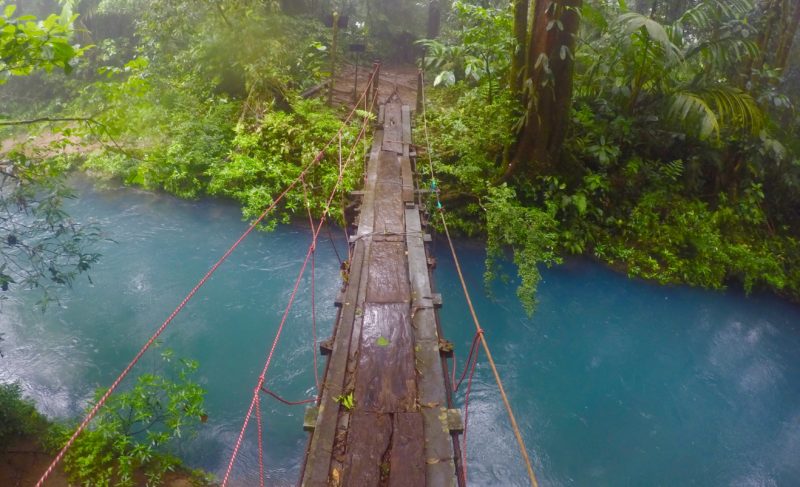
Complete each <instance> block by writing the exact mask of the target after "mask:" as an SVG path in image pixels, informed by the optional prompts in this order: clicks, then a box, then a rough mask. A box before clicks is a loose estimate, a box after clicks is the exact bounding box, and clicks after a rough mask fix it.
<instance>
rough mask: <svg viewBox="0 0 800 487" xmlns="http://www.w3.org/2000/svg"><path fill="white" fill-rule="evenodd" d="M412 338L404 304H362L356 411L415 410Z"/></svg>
mask: <svg viewBox="0 0 800 487" xmlns="http://www.w3.org/2000/svg"><path fill="white" fill-rule="evenodd" d="M416 398H417V384H416V374H415V371H414V337H413V335H412V332H411V317H410V316H409V309H408V304H407V303H387V304H377V303H365V304H364V316H363V323H362V328H361V344H360V347H359V356H358V369H357V372H356V388H355V402H356V407H357V408H358V410H359V411H374V412H386V413H388V412H396V411H403V412H407V411H414V410H415V408H416Z"/></svg>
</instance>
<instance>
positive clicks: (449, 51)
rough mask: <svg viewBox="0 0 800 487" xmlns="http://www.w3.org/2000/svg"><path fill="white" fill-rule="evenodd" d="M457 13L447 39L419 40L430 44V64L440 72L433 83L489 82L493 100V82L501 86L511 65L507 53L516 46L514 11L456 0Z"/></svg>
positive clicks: (428, 61) (489, 93)
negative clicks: (513, 24)
mask: <svg viewBox="0 0 800 487" xmlns="http://www.w3.org/2000/svg"><path fill="white" fill-rule="evenodd" d="M453 16H454V25H453V26H452V28H451V30H449V31H448V32H447V33H446V35H445V38H444V40H436V39H425V40H422V41H419V43H420V44H421V45H423V46H424V47H425V48H426V54H425V62H426V67H427V68H430V69H432V70H434V72H435V73H436V77H435V79H434V82H433V84H434V86H439V85H444V86H451V85H453V84H454V83H456V82H457V81H467V82H470V83H474V84H481V83H486V84H488V86H489V91H488V97H489V101H490V102H491V97H492V95H493V94H494V88H493V86H494V87H498V86H499V84H500V83H501V80H502V79H503V77H504V74H505V72H506V71H507V70H508V68H509V58H508V55H507V53H508V52H509V51H510V50H511V49H512V46H513V40H512V37H511V26H512V22H513V19H512V16H511V13H510V12H509V11H508V10H499V9H496V8H492V7H484V6H477V5H473V4H471V3H469V2H462V1H456V2H454V3H453Z"/></svg>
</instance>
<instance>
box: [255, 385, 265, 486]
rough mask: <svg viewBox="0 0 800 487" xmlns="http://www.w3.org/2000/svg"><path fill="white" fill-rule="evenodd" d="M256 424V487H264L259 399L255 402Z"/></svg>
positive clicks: (262, 438) (262, 437) (262, 440)
mask: <svg viewBox="0 0 800 487" xmlns="http://www.w3.org/2000/svg"><path fill="white" fill-rule="evenodd" d="M256 422H257V423H258V485H260V486H261V487H264V434H263V431H262V429H261V398H259V399H258V400H257V401H256Z"/></svg>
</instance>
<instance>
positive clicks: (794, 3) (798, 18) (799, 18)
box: [775, 0, 800, 69]
mask: <svg viewBox="0 0 800 487" xmlns="http://www.w3.org/2000/svg"><path fill="white" fill-rule="evenodd" d="M783 13H784V15H783V20H784V22H783V29H782V30H781V35H780V37H779V39H778V49H777V51H776V54H775V67H776V68H780V69H785V68H786V66H787V64H788V61H789V53H790V52H791V50H792V45H793V44H794V38H795V37H797V30H798V27H800V1H799V0H785V1H784V12H783Z"/></svg>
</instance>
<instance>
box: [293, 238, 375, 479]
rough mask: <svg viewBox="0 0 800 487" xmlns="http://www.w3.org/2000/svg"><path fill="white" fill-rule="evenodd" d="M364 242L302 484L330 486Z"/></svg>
mask: <svg viewBox="0 0 800 487" xmlns="http://www.w3.org/2000/svg"><path fill="white" fill-rule="evenodd" d="M366 250H367V248H366V244H365V242H356V244H355V248H354V250H353V262H352V265H351V268H350V274H351V278H350V285H349V286H348V287H347V292H346V293H345V298H344V301H345V302H344V304H343V305H342V312H341V314H340V315H339V323H338V325H337V331H336V336H335V337H334V341H333V350H332V352H331V358H330V362H329V364H328V368H327V372H326V374H325V383H324V386H323V391H322V400H321V402H320V407H319V416H318V417H317V424H316V428H314V433H313V435H312V437H311V445H310V446H309V451H308V458H307V459H306V468H305V472H304V474H303V480H302V485H303V486H307V487H312V486H313V487H323V486H327V485H328V474H329V471H330V465H331V455H332V453H333V442H334V439H335V435H336V426H337V423H338V417H339V403H338V402H337V401H336V399H335V398H336V397H337V396H339V395H341V394H343V393H344V380H345V372H346V370H347V363H348V358H349V355H350V353H349V352H350V335H351V333H352V330H353V323H354V321H355V317H356V309H357V304H358V303H357V299H358V291H359V283H360V282H359V281H360V279H361V275H362V265H363V263H364V260H365V253H366Z"/></svg>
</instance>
